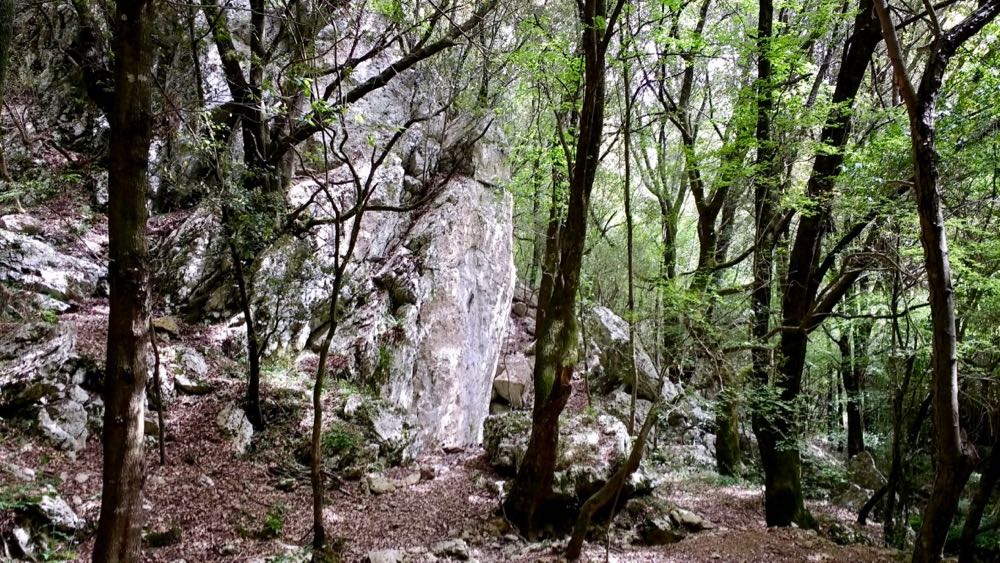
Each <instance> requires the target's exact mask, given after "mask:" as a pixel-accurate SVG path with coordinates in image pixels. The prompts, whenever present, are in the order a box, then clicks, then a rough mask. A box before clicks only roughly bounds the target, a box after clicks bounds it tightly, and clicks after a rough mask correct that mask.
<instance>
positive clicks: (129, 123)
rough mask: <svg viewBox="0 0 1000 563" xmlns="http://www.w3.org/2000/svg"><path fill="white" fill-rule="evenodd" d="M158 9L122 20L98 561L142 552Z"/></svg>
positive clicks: (112, 163) (117, 30)
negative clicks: (151, 154) (148, 230)
mask: <svg viewBox="0 0 1000 563" xmlns="http://www.w3.org/2000/svg"><path fill="white" fill-rule="evenodd" d="M151 20H152V8H151V6H150V5H149V4H148V3H147V2H145V1H143V0H118V1H117V2H116V14H115V19H114V22H115V24H114V42H113V46H114V53H115V57H114V91H115V96H114V100H115V105H114V108H113V112H112V113H111V115H110V119H109V121H110V123H111V145H110V154H109V167H108V256H109V260H108V282H109V284H110V286H111V297H110V300H109V305H110V306H109V309H110V313H109V318H108V346H107V370H106V375H105V383H104V409H105V410H104V428H103V431H102V439H103V449H104V469H103V483H102V485H103V486H102V489H101V515H100V520H99V522H98V526H97V538H96V540H95V543H94V553H93V560H94V561H95V562H100V563H119V562H137V561H139V558H140V547H141V537H140V533H141V531H142V482H143V474H144V470H143V469H144V468H143V410H144V407H145V397H144V395H145V389H146V378H147V375H148V365H147V360H146V350H147V348H146V347H147V346H148V344H149V343H148V338H149V271H148V264H149V259H148V244H147V241H146V219H147V211H146V197H147V194H148V192H149V179H148V176H147V172H148V168H149V144H150V136H151V124H152V120H151V90H150V86H151V84H152V78H151V76H150V75H151V71H152V56H151V54H152V42H151V39H150V37H151V34H150V32H151V28H152V25H151V23H152V21H151Z"/></svg>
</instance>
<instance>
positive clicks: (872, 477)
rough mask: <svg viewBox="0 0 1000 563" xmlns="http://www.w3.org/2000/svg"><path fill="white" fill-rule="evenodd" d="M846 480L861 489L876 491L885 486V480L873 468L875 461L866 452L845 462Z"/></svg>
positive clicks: (879, 472) (874, 467) (875, 468)
mask: <svg viewBox="0 0 1000 563" xmlns="http://www.w3.org/2000/svg"><path fill="white" fill-rule="evenodd" d="M847 480H848V481H849V482H850V483H852V484H854V485H857V486H859V487H861V488H862V489H870V490H878V489H880V488H882V485H885V484H886V482H887V481H886V478H885V476H884V475H882V472H881V471H879V470H878V467H876V466H875V459H874V458H873V457H872V454H870V453H868V452H867V451H863V452H860V453H858V454H856V455H855V456H854V457H852V458H851V459H849V460H847Z"/></svg>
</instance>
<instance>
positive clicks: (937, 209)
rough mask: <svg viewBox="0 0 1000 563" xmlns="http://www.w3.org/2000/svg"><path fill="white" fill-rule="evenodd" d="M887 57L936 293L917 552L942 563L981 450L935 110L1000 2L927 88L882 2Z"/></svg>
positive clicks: (920, 558)
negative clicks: (969, 401)
mask: <svg viewBox="0 0 1000 563" xmlns="http://www.w3.org/2000/svg"><path fill="white" fill-rule="evenodd" d="M875 7H876V9H877V11H878V16H879V20H880V21H881V24H882V33H883V35H884V36H885V42H886V51H887V53H888V55H889V61H890V62H891V63H892V67H893V71H894V74H895V78H896V84H897V87H898V90H899V92H900V97H901V98H902V99H903V102H904V104H905V105H906V110H907V114H908V115H909V118H910V140H911V149H912V160H913V169H914V170H913V172H914V174H913V175H914V191H915V194H916V199H917V215H918V216H919V218H920V242H921V245H922V246H923V249H924V267H925V268H926V270H927V285H928V289H929V293H930V296H929V297H930V298H929V301H930V305H931V327H932V329H933V335H934V336H933V348H932V353H931V396H932V405H933V406H932V420H933V421H934V445H935V449H936V453H937V463H936V467H935V472H934V485H933V488H932V489H931V497H930V499H928V501H927V505H926V506H925V507H924V514H923V521H922V523H921V526H920V533H919V534H918V536H917V543H916V546H915V547H914V550H913V561H914V563H924V562H933V561H940V560H941V557H942V554H943V551H944V544H945V541H946V540H947V537H948V528H949V527H950V526H951V521H952V519H953V518H954V517H955V512H956V510H957V509H958V500H959V496H960V495H961V492H962V489H963V488H965V483H966V481H968V479H969V475H970V474H971V472H972V467H973V465H974V463H975V459H976V452H975V448H974V447H973V446H972V445H971V444H968V443H966V442H965V441H964V439H963V437H962V428H961V422H960V420H959V412H958V350H957V341H956V332H955V292H954V289H953V288H952V280H951V263H950V261H949V258H948V237H947V233H946V232H945V226H944V216H943V214H942V211H941V195H940V193H939V191H938V190H939V186H938V166H937V163H938V154H937V149H936V147H935V145H934V134H935V124H934V118H935V115H934V113H935V109H936V100H937V96H938V93H939V92H940V90H941V85H942V84H943V82H944V73H945V70H946V68H947V66H948V63H949V62H950V61H951V58H952V57H953V56H954V54H955V53H956V51H957V50H958V48H959V47H960V46H961V45H962V44H963V43H964V42H965V41H966V40H968V39H969V38H971V37H972V36H973V35H975V34H976V33H978V32H979V30H981V29H982V28H983V27H984V26H985V25H986V24H988V23H989V22H991V21H992V20H993V19H994V18H996V16H997V13H1000V0H987V1H984V2H980V3H979V7H978V9H976V11H974V12H973V13H972V14H970V15H969V16H968V17H966V18H965V19H964V20H962V21H961V22H960V23H958V24H957V25H956V26H954V27H953V28H951V29H949V30H948V31H946V32H945V31H943V30H942V31H941V32H940V34H939V35H938V36H937V38H936V39H935V41H934V43H933V45H932V47H931V52H930V56H929V58H928V60H927V65H926V67H925V69H924V73H923V75H922V76H921V78H920V85H919V87H918V88H917V89H916V90H914V88H913V84H912V83H911V82H910V78H909V74H908V71H907V69H906V65H905V63H904V62H903V55H902V53H901V51H900V46H899V40H898V39H897V37H896V29H895V24H894V23H893V21H892V15H891V14H890V13H889V8H888V6H887V5H886V3H885V0H875Z"/></svg>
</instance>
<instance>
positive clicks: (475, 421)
mask: <svg viewBox="0 0 1000 563" xmlns="http://www.w3.org/2000/svg"><path fill="white" fill-rule="evenodd" d="M454 184H455V185H453V186H449V187H450V188H451V189H449V191H448V193H447V195H446V196H445V198H444V201H442V202H440V203H439V204H438V205H436V206H435V207H434V208H433V209H432V210H431V211H430V212H429V213H427V214H426V215H425V216H424V217H422V218H421V219H420V221H419V222H418V223H417V225H416V227H415V228H414V229H413V231H412V235H411V240H414V239H420V238H425V239H426V240H427V241H428V243H427V246H426V247H425V248H424V249H423V250H422V255H421V256H420V257H419V260H420V261H421V262H422V265H423V266H424V268H423V274H424V275H423V276H422V277H421V279H420V282H419V284H418V285H419V286H420V287H421V288H422V289H423V290H424V292H425V295H426V297H425V298H424V299H423V300H421V302H420V303H419V305H418V306H417V309H418V313H417V315H418V318H419V319H420V322H419V330H418V337H419V341H418V342H415V344H417V346H416V354H415V357H414V363H413V369H412V372H409V373H412V377H411V376H409V374H408V373H407V371H406V370H403V371H401V372H397V373H396V374H394V377H393V380H391V381H390V382H389V384H388V386H389V387H390V390H389V391H390V392H389V396H392V397H398V398H400V399H402V400H403V401H407V400H409V401H412V403H411V404H412V407H411V410H412V411H413V412H414V413H415V414H416V417H417V422H418V427H419V428H420V431H421V433H422V435H423V437H424V438H425V440H426V441H432V442H433V441H436V442H440V443H444V444H448V445H463V444H472V443H478V442H479V441H480V440H481V439H482V423H483V420H485V418H486V416H487V414H488V413H489V405H490V398H491V395H492V390H493V387H492V382H493V375H494V374H495V373H496V366H497V361H498V359H499V356H500V347H501V345H502V343H503V341H504V337H505V335H506V330H507V318H508V311H509V309H510V301H511V297H512V295H513V291H514V263H513V251H512V235H511V233H512V231H511V224H512V223H511V221H512V218H511V213H512V203H511V197H510V195H509V194H503V195H498V194H497V193H496V192H494V191H493V190H492V189H491V188H487V187H485V186H483V185H482V184H479V183H478V182H475V181H472V180H469V179H463V180H460V181H458V182H454ZM407 391H409V395H410V396H409V397H407V396H406V395H407V394H408V393H407ZM407 402H408V401H407Z"/></svg>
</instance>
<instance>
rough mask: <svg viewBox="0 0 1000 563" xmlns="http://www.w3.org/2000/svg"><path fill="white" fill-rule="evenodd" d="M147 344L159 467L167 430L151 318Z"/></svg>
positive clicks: (164, 454) (163, 461) (162, 461)
mask: <svg viewBox="0 0 1000 563" xmlns="http://www.w3.org/2000/svg"><path fill="white" fill-rule="evenodd" d="M149 343H150V344H152V345H153V387H155V388H156V425H157V428H159V431H158V432H157V433H156V443H157V445H158V446H159V450H160V465H161V466H162V465H165V464H166V463H167V449H166V445H165V444H164V442H163V441H164V440H165V439H166V436H165V435H166V433H167V428H166V426H164V425H163V384H162V383H161V382H160V349H159V347H157V345H156V328H155V327H153V318H152V317H150V318H149Z"/></svg>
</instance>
